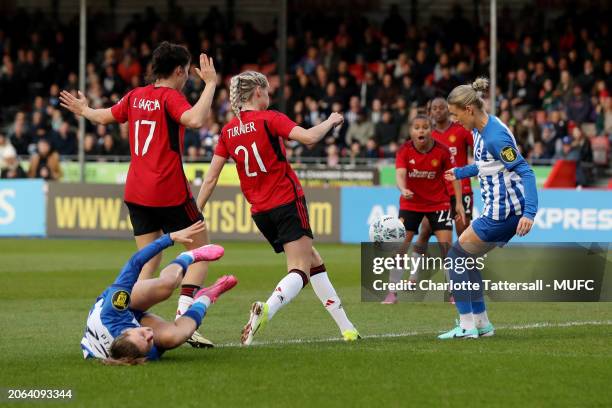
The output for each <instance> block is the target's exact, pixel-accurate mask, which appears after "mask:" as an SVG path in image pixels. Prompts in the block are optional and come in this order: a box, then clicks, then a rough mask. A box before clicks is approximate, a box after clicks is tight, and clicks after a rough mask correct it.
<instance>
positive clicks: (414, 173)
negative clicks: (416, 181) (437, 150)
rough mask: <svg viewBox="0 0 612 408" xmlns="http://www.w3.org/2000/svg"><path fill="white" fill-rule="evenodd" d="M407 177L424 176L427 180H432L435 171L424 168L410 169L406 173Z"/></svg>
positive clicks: (434, 176)
mask: <svg viewBox="0 0 612 408" xmlns="http://www.w3.org/2000/svg"><path fill="white" fill-rule="evenodd" d="M408 177H410V178H426V179H429V180H433V179H435V178H436V172H435V171H426V170H417V169H414V170H411V171H410V173H408Z"/></svg>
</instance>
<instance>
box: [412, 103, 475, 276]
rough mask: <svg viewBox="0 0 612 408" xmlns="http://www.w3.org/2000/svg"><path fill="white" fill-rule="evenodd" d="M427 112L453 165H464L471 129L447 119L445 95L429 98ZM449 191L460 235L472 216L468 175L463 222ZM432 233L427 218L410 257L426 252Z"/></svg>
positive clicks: (464, 182)
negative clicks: (451, 158) (448, 152)
mask: <svg viewBox="0 0 612 408" xmlns="http://www.w3.org/2000/svg"><path fill="white" fill-rule="evenodd" d="M428 114H429V117H430V118H431V121H432V123H433V130H432V131H431V136H432V137H433V138H434V140H435V141H437V142H440V143H442V144H443V145H445V146H447V147H448V148H449V149H450V152H451V154H452V155H453V158H454V159H455V165H456V166H457V167H463V166H467V164H468V150H469V149H472V146H473V145H474V138H473V136H472V133H471V132H469V131H468V130H467V129H465V128H464V127H463V126H461V124H460V123H458V122H453V121H451V120H450V112H449V111H448V102H446V99H444V98H443V97H441V96H439V97H436V98H434V99H433V100H431V102H430V103H429V104H428ZM447 189H448V192H449V194H450V199H451V218H453V219H454V221H455V230H456V231H457V236H460V235H461V234H462V233H463V231H465V229H466V228H467V226H468V225H470V222H471V220H472V209H473V206H474V194H473V193H472V186H471V182H470V178H469V177H467V178H464V179H462V180H461V190H462V202H463V207H464V209H465V222H463V220H462V219H461V217H457V216H456V215H457V213H456V207H457V203H456V201H457V200H456V197H455V194H454V191H453V187H452V185H450V184H449V185H447ZM431 235H432V230H431V226H430V225H429V221H428V219H427V218H424V219H423V222H421V227H420V228H419V236H418V237H417V239H416V240H415V242H414V247H413V253H412V256H413V257H420V256H421V255H426V252H427V242H428V241H429V238H430V237H431ZM418 272H419V267H418V266H417V267H416V268H415V269H413V270H411V271H410V273H411V274H414V275H415V277H416V276H417V274H418Z"/></svg>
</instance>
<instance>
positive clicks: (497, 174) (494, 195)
mask: <svg viewBox="0 0 612 408" xmlns="http://www.w3.org/2000/svg"><path fill="white" fill-rule="evenodd" d="M488 85H489V83H488V81H487V80H486V79H485V78H478V79H477V80H476V81H474V83H473V84H471V85H460V86H458V87H456V88H455V89H453V91H452V92H451V93H450V95H448V105H449V110H450V113H451V116H454V117H455V118H456V119H457V121H458V122H459V123H461V125H462V126H463V127H464V128H466V129H472V132H473V134H474V164H470V165H469V166H464V167H459V168H455V169H451V170H449V171H447V172H446V175H445V176H446V179H447V180H449V181H454V180H460V179H463V178H467V177H473V176H476V175H478V178H479V180H480V190H481V193H482V201H483V202H484V208H483V210H482V215H481V216H480V217H479V218H477V219H476V220H475V221H474V222H473V223H472V224H471V225H470V226H468V227H467V228H466V230H465V231H463V233H462V234H461V236H460V237H459V240H458V241H457V242H456V243H455V244H454V245H453V247H452V248H451V250H450V251H449V253H448V257H449V258H451V259H453V260H454V262H453V264H454V265H455V268H451V270H450V271H449V272H450V273H449V274H450V279H451V281H453V282H455V283H457V284H459V285H462V284H463V285H465V283H467V282H471V283H475V282H476V283H479V284H480V287H479V290H472V291H469V290H454V291H453V295H454V297H455V306H456V307H457V310H458V311H459V325H458V326H457V327H455V328H453V329H451V330H450V331H448V332H446V333H444V334H442V335H440V336H439V338H440V339H452V338H477V337H480V336H492V335H493V334H494V328H493V325H492V324H491V322H490V321H489V318H488V316H487V310H486V306H485V302H484V294H483V291H482V276H481V274H480V271H479V270H478V269H477V268H476V267H471V268H468V267H467V265H472V266H473V265H474V259H470V258H475V257H478V256H482V255H483V254H485V253H486V252H488V251H490V250H491V249H493V248H495V247H496V246H498V245H499V246H503V245H505V244H506V243H507V242H508V241H510V240H511V239H512V237H514V235H518V236H524V235H526V234H527V233H529V231H530V230H531V227H532V225H533V219H534V218H535V215H536V212H537V210H538V191H537V189H536V183H535V175H534V174H533V170H532V169H531V167H529V164H527V161H525V159H524V158H523V156H521V154H520V153H519V152H518V147H517V145H516V141H515V140H514V136H513V135H512V133H511V132H510V129H508V127H506V125H504V124H503V122H502V121H501V120H500V119H499V118H498V117H497V116H494V115H489V114H487V112H486V111H485V108H484V104H485V103H484V100H483V99H482V94H483V92H484V91H485V90H486V89H487V87H488ZM460 258H462V259H460ZM457 260H459V262H457ZM468 261H471V262H468ZM462 265H465V266H466V267H465V268H463V267H461V270H459V266H462Z"/></svg>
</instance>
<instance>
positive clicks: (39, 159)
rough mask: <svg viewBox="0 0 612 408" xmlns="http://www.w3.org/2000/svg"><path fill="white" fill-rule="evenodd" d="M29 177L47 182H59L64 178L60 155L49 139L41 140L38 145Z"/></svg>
mask: <svg viewBox="0 0 612 408" xmlns="http://www.w3.org/2000/svg"><path fill="white" fill-rule="evenodd" d="M28 177H30V178H42V179H45V180H59V179H60V178H61V177H62V168H61V167H60V158H59V154H57V152H56V151H55V150H53V148H52V147H51V143H49V141H48V140H47V139H40V140H39V141H38V143H37V144H36V153H34V154H33V155H32V157H31V158H30V168H29V170H28Z"/></svg>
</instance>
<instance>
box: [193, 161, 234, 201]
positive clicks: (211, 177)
mask: <svg viewBox="0 0 612 408" xmlns="http://www.w3.org/2000/svg"><path fill="white" fill-rule="evenodd" d="M226 161H227V159H226V158H225V157H223V156H219V155H218V154H215V155H214V156H213V159H212V162H211V163H210V167H209V168H208V171H207V172H206V176H205V177H204V182H203V183H202V187H200V192H199V194H198V199H197V205H198V209H199V210H200V211H202V210H203V209H204V206H205V205H206V203H207V202H208V199H209V198H210V196H211V194H212V192H213V190H214V189H215V187H216V186H217V182H218V181H219V175H220V174H221V170H223V166H225V162H226Z"/></svg>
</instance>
